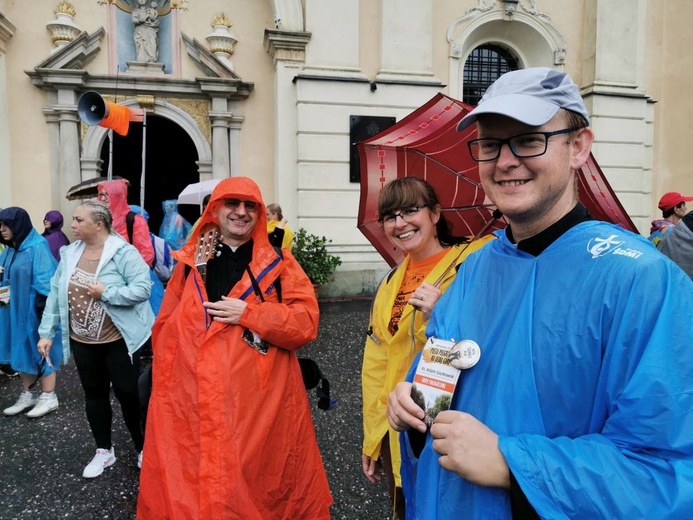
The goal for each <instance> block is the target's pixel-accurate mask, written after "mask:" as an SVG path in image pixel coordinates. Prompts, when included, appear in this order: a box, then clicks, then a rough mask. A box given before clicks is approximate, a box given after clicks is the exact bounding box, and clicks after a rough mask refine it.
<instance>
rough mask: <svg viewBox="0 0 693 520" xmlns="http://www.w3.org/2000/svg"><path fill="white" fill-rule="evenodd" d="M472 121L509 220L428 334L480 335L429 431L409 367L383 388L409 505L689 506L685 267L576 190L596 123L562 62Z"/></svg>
mask: <svg viewBox="0 0 693 520" xmlns="http://www.w3.org/2000/svg"><path fill="white" fill-rule="evenodd" d="M475 121H476V122H477V124H478V130H479V137H480V139H479V140H478V141H471V142H470V144H469V148H470V153H471V154H472V157H473V158H474V159H475V160H477V161H479V172H480V176H481V182H482V184H483V187H484V189H485V191H486V194H487V195H488V197H489V198H490V199H491V200H492V201H493V202H494V203H495V204H496V205H497V207H498V208H499V209H500V210H501V211H502V212H503V213H504V215H505V217H506V218H507V220H508V222H509V226H508V227H507V228H506V229H505V230H502V231H498V232H497V233H496V234H497V236H498V240H495V241H493V242H491V243H490V244H489V245H487V246H486V247H485V248H482V249H481V250H480V251H478V252H476V253H474V254H472V255H470V256H469V257H468V258H467V260H466V261H465V262H464V264H462V267H461V268H460V271H459V273H458V275H457V277H456V279H455V281H454V282H453V283H452V285H451V286H450V288H449V289H448V290H447V292H446V293H445V294H444V295H443V297H442V298H441V299H440V300H439V302H438V304H437V305H436V307H435V308H434V310H433V313H432V316H431V320H430V324H429V327H428V329H427V334H428V335H429V336H435V337H438V338H441V339H448V340H449V339H454V340H456V341H461V340H464V339H470V340H473V341H475V342H476V343H477V344H478V345H479V348H480V350H481V357H480V359H479V361H478V363H477V364H476V365H474V366H473V367H472V368H470V369H468V370H463V371H462V372H461V374H460V380H459V382H458V385H457V388H456V390H455V393H454V395H453V399H452V403H451V409H450V410H447V411H444V412H441V413H440V414H439V415H438V416H437V417H436V420H435V423H434V424H433V426H432V427H431V428H430V430H429V431H428V432H427V431H426V427H425V425H424V422H423V421H422V419H423V418H424V412H423V410H422V409H421V408H419V407H418V406H417V405H416V404H415V403H414V401H413V400H412V398H411V396H410V394H411V383H408V382H404V383H400V384H399V385H398V386H397V387H396V389H395V391H394V392H393V393H392V394H391V395H390V400H389V405H388V410H387V413H388V419H389V421H390V423H391V425H392V427H393V428H395V429H397V430H400V431H403V432H405V433H402V434H401V440H402V480H403V486H404V495H405V497H406V500H407V502H406V507H407V518H410V519H449V518H465V519H487V518H494V519H504V518H508V519H509V518H552V519H568V518H570V519H595V518H608V519H610V520H612V519H636V518H637V519H640V518H643V519H644V518H657V519H662V518H677V519H680V518H690V517H691V511H693V420H692V419H691V417H692V416H693V414H691V410H692V409H693V356H691V354H690V347H691V345H693V327H691V320H690V304H691V302H693V283H691V281H690V280H689V279H688V278H687V277H686V275H685V274H684V272H683V271H682V270H681V269H679V268H678V267H677V266H676V265H675V264H674V263H673V262H671V261H669V260H668V259H667V258H665V257H664V256H663V255H661V254H659V252H658V251H656V250H655V249H654V248H652V246H651V245H650V244H648V242H647V240H646V239H645V238H643V237H640V236H638V235H635V234H633V233H630V232H627V231H624V230H623V229H622V228H620V227H618V226H615V225H612V224H607V223H604V222H599V221H595V220H592V219H591V217H590V216H589V214H588V213H587V211H586V209H585V208H584V207H583V206H582V205H581V204H579V203H578V198H577V184H576V179H575V172H576V170H578V169H579V168H580V167H581V166H582V165H583V164H584V163H585V162H586V161H587V159H588V157H589V152H590V148H591V144H592V140H593V134H592V132H591V130H590V129H589V128H587V126H588V125H589V115H588V113H587V110H586V108H585V106H584V103H583V101H582V98H581V97H580V95H579V91H578V88H577V86H576V85H575V84H574V83H573V82H572V80H571V79H570V77H569V76H567V75H566V74H564V73H559V72H556V71H553V70H551V69H547V68H538V69H525V70H520V71H515V72H510V73H507V74H505V75H503V76H501V77H500V78H499V79H498V80H497V81H496V82H495V83H494V84H493V85H492V86H491V87H490V88H489V89H488V91H487V92H486V95H485V96H484V98H483V99H482V101H481V103H480V104H479V106H478V107H477V108H476V109H475V110H474V111H472V112H471V113H470V114H469V115H467V116H466V117H465V118H464V119H463V120H462V122H461V123H460V126H459V127H458V128H459V129H464V128H466V127H467V126H469V125H470V124H472V123H473V122H475ZM506 145H507V146H506ZM416 364H417V361H414V364H413V366H412V368H411V369H410V372H409V375H408V378H407V381H411V380H412V378H413V373H414V371H415V368H416Z"/></svg>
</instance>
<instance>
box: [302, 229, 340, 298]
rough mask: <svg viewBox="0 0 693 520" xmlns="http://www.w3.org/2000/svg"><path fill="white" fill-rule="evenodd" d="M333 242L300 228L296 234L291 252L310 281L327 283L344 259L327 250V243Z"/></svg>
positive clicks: (319, 283)
mask: <svg viewBox="0 0 693 520" xmlns="http://www.w3.org/2000/svg"><path fill="white" fill-rule="evenodd" d="M330 242H332V240H327V238H325V237H319V236H318V235H313V234H311V233H308V231H306V230H305V228H299V229H298V231H296V233H295V234H294V244H293V247H292V248H291V253H292V254H293V255H294V257H295V258H296V260H297V261H298V263H299V264H300V265H301V267H302V268H303V270H304V271H305V273H306V274H307V275H308V278H310V281H311V282H313V283H316V284H318V285H321V284H324V283H327V282H329V281H330V279H331V278H332V274H333V273H334V272H335V271H336V269H337V267H338V266H339V265H341V263H342V261H341V259H340V258H339V257H337V256H334V255H332V254H330V253H328V252H327V247H326V244H328V243H330Z"/></svg>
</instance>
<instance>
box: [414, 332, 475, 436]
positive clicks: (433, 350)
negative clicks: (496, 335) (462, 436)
mask: <svg viewBox="0 0 693 520" xmlns="http://www.w3.org/2000/svg"><path fill="white" fill-rule="evenodd" d="M479 359H481V348H480V347H479V345H477V343H476V342H474V341H473V340H470V339H465V340H462V341H459V342H455V341H446V340H442V339H438V338H434V337H430V338H428V341H427V342H426V345H424V348H423V351H422V352H421V357H420V359H419V364H418V365H417V367H416V372H415V374H414V384H413V385H412V388H411V396H412V399H413V400H414V401H415V402H416V403H417V404H418V405H419V406H420V407H421V408H422V409H423V410H424V412H425V414H426V416H425V417H424V423H425V424H426V426H427V427H429V428H430V427H431V425H432V424H433V421H434V420H435V418H436V415H438V413H440V412H442V411H443V410H449V409H450V403H451V401H452V396H453V394H454V393H455V388H456V387H457V381H458V379H459V377H460V370H467V369H469V368H472V367H473V366H474V365H476V364H477V363H478V362H479Z"/></svg>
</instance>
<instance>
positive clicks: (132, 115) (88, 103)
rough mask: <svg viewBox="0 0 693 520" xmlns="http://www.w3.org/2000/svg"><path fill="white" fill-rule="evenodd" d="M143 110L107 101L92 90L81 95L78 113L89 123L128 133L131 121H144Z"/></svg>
mask: <svg viewBox="0 0 693 520" xmlns="http://www.w3.org/2000/svg"><path fill="white" fill-rule="evenodd" d="M140 112H141V111H138V110H132V109H131V108H128V107H126V106H123V105H118V104H116V103H111V102H110V101H106V100H105V99H104V98H103V97H102V96H101V95H100V94H99V93H98V92H94V91H93V90H90V91H88V92H85V93H84V94H82V95H81V96H80V97H79V101H78V102H77V113H78V114H79V118H80V119H81V120H82V121H84V122H85V123H86V124H88V125H91V126H93V125H99V126H103V127H104V128H110V129H112V130H113V131H114V132H117V133H118V134H120V135H122V136H125V135H128V128H129V126H130V121H142V115H141V113H140Z"/></svg>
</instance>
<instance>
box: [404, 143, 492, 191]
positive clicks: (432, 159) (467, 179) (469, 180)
mask: <svg viewBox="0 0 693 520" xmlns="http://www.w3.org/2000/svg"><path fill="white" fill-rule="evenodd" d="M403 148H404V149H405V150H409V151H411V152H414V153H417V154H419V155H420V156H422V157H425V158H426V159H429V160H431V161H433V162H434V163H436V164H437V165H438V166H441V167H443V168H445V169H446V170H448V171H449V172H451V173H454V174H455V175H457V176H458V177H459V178H460V179H462V180H464V181H467V182H468V183H469V184H471V185H472V186H475V187H477V188H481V184H480V183H478V182H474V181H473V180H472V179H470V178H469V177H466V176H465V175H463V174H462V173H460V172H458V171H457V170H453V169H452V168H450V167H449V166H448V165H447V164H445V163H442V162H440V161H439V160H438V159H436V158H435V157H432V156H430V155H428V154H426V153H424V152H422V151H421V150H417V149H416V148H406V147H403Z"/></svg>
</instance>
